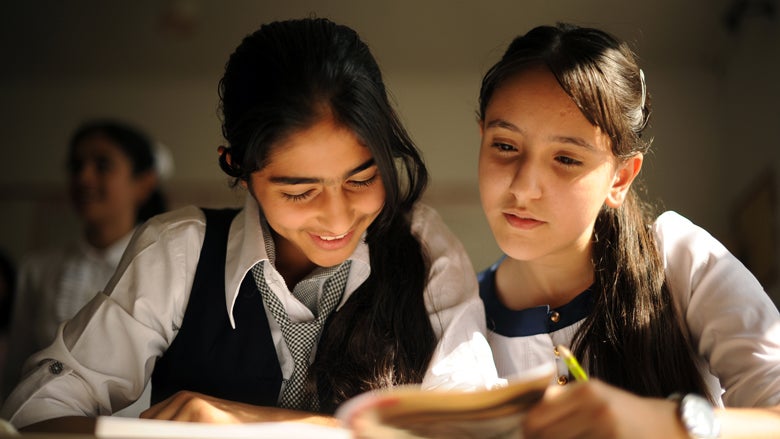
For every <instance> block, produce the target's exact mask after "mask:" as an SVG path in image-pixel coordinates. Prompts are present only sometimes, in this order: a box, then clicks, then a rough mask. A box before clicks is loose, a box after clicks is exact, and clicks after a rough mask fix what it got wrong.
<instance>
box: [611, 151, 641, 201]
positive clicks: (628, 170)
mask: <svg viewBox="0 0 780 439" xmlns="http://www.w3.org/2000/svg"><path fill="white" fill-rule="evenodd" d="M643 160H644V156H643V155H642V154H636V155H634V156H633V157H631V158H629V159H627V160H625V161H624V162H622V163H620V164H618V168H617V170H616V172H615V176H614V178H613V179H612V187H611V188H610V189H609V193H608V194H607V199H606V200H605V201H604V202H605V203H606V205H607V206H609V207H612V208H618V207H620V206H621V205H622V204H623V201H625V199H626V194H627V193H628V189H629V188H631V183H633V182H634V179H635V178H636V176H637V175H639V171H640V170H641V169H642V161H643Z"/></svg>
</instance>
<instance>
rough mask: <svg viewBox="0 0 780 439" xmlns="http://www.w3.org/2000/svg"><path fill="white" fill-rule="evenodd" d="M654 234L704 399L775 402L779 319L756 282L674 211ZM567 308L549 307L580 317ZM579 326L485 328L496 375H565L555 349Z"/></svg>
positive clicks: (779, 398)
mask: <svg viewBox="0 0 780 439" xmlns="http://www.w3.org/2000/svg"><path fill="white" fill-rule="evenodd" d="M654 231H655V236H656V242H657V244H658V248H659V251H660V252H661V255H662V259H663V266H664V272H665V274H666V279H667V282H668V284H669V287H670V289H671V293H672V296H673V297H674V299H675V301H676V302H677V303H676V305H677V306H678V309H680V310H682V315H683V316H684V320H685V323H686V325H687V327H688V331H689V332H690V335H691V339H692V342H693V345H694V347H695V351H696V352H697V354H698V356H699V358H698V360H699V361H700V365H701V366H703V367H701V368H700V369H701V370H703V372H704V374H705V382H706V383H707V385H708V387H709V389H710V394H711V395H713V396H714V397H715V398H717V397H719V396H720V397H721V401H720V403H721V404H725V405H726V406H735V407H757V406H771V405H776V404H780V379H778V378H780V315H778V311H777V308H776V307H775V305H774V304H773V303H772V301H771V300H770V299H769V297H768V296H767V294H766V293H765V291H764V289H763V288H762V287H761V285H760V284H759V282H758V281H757V280H756V278H755V277H754V276H753V275H752V274H751V273H750V271H748V270H747V268H745V267H744V266H743V265H742V263H741V262H739V261H738V260H737V259H736V258H735V257H734V256H733V255H732V254H731V253H729V252H728V250H726V248H725V247H724V246H723V245H722V244H721V243H720V242H718V241H717V240H716V239H715V238H713V237H712V236H711V235H710V234H709V233H707V232H706V231H705V230H703V229H701V228H700V227H698V226H696V225H694V224H693V223H691V222H690V221H689V220H687V219H686V218H684V217H682V216H680V215H678V214H677V213H675V212H666V213H664V214H663V215H661V216H660V217H658V219H657V220H656V222H655V224H654ZM490 275H491V276H492V275H493V274H492V273H491V274H490ZM575 300H576V299H575ZM571 305H575V304H569V305H565V306H564V307H562V308H559V309H557V310H555V311H558V312H559V314H558V315H557V316H556V319H558V320H559V321H563V319H565V318H566V317H567V316H566V315H565V314H566V313H567V307H568V309H569V310H571V311H572V312H578V311H577V308H578V307H577V306H571ZM488 309H490V307H489V306H488ZM555 311H553V310H548V312H550V313H552V312H555ZM523 312H524V311H523ZM508 315H509V314H506V315H505V316H508ZM490 318H491V316H490V311H488V319H490ZM581 324H582V320H577V321H576V322H574V323H571V324H565V325H563V327H555V328H554V329H555V330H554V331H551V332H549V333H536V334H534V335H527V336H515V337H511V336H505V335H501V334H498V333H496V332H493V331H489V332H488V340H489V342H490V345H491V347H492V348H493V352H494V357H495V361H496V367H497V368H498V372H499V376H501V377H505V378H511V377H513V376H515V375H522V374H523V372H524V371H528V370H529V369H532V368H534V367H539V366H541V365H544V364H548V365H552V366H553V367H555V368H556V369H557V372H558V376H565V377H567V378H568V370H567V368H566V365H565V364H564V363H563V362H562V361H556V358H555V355H554V353H553V346H555V345H558V344H563V345H564V346H571V341H572V337H573V336H574V334H575V333H576V331H577V330H578V328H579V327H580V325H581ZM489 326H490V325H489ZM585 366H587V365H585Z"/></svg>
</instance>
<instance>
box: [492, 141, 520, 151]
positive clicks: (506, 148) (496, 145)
mask: <svg viewBox="0 0 780 439" xmlns="http://www.w3.org/2000/svg"><path fill="white" fill-rule="evenodd" d="M491 146H492V147H493V148H496V149H497V150H499V151H500V152H511V151H517V148H515V147H514V146H512V145H510V144H508V143H502V142H493V144H492V145H491Z"/></svg>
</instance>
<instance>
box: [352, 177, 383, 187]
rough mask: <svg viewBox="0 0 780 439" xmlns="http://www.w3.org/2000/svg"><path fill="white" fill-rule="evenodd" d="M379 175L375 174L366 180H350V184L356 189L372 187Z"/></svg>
mask: <svg viewBox="0 0 780 439" xmlns="http://www.w3.org/2000/svg"><path fill="white" fill-rule="evenodd" d="M377 175H379V174H374V175H372V176H371V177H369V178H367V179H365V180H349V184H350V185H351V186H356V187H365V186H371V184H372V183H374V182H375V181H376V177H377Z"/></svg>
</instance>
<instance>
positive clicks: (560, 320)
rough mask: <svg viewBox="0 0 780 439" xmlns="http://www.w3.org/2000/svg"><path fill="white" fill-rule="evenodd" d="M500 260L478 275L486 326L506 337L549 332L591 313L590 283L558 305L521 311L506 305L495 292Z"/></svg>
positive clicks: (591, 292)
mask: <svg viewBox="0 0 780 439" xmlns="http://www.w3.org/2000/svg"><path fill="white" fill-rule="evenodd" d="M500 262H501V261H498V262H497V263H495V264H494V265H493V266H491V267H490V268H488V269H487V270H485V271H483V272H481V273H479V275H478V277H479V295H480V297H481V298H482V301H483V303H484V304H485V315H486V318H487V327H488V329H489V330H491V331H493V332H495V333H497V334H499V335H503V336H505V337H528V336H532V335H539V334H550V333H552V332H555V331H558V330H561V329H563V328H566V327H568V326H571V325H573V324H575V323H577V322H579V321H580V320H582V319H584V318H585V317H587V316H588V314H590V311H591V309H592V306H593V290H592V287H590V288H588V289H587V290H585V291H583V292H582V293H580V294H579V295H578V296H577V297H575V298H574V299H573V300H572V301H571V302H569V303H567V304H565V305H563V306H560V307H558V308H550V307H549V306H548V305H544V306H537V307H535V308H529V309H524V310H520V311H516V310H512V309H509V308H507V307H506V306H504V304H503V303H501V301H500V300H498V296H497V295H496V270H497V269H498V264H499V263H500ZM555 320H557V321H555Z"/></svg>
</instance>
